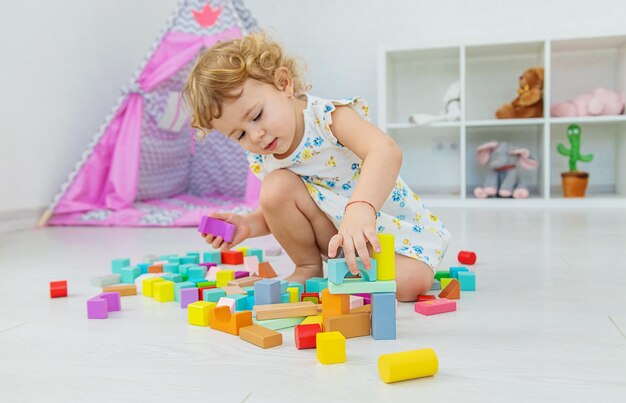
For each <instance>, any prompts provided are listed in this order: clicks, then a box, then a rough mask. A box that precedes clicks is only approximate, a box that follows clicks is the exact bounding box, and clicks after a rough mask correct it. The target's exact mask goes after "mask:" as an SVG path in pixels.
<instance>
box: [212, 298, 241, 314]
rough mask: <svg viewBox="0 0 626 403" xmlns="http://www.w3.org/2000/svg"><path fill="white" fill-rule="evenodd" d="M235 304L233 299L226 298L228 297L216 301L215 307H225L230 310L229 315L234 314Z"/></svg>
mask: <svg viewBox="0 0 626 403" xmlns="http://www.w3.org/2000/svg"><path fill="white" fill-rule="evenodd" d="M236 304H237V301H235V300H234V299H232V298H228V297H222V298H220V299H219V301H217V305H216V306H227V307H228V308H229V309H230V313H235V305H236Z"/></svg>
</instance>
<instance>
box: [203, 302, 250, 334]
mask: <svg viewBox="0 0 626 403" xmlns="http://www.w3.org/2000/svg"><path fill="white" fill-rule="evenodd" d="M250 325H252V312H250V311H243V312H235V313H234V314H231V313H230V309H229V308H228V307H227V306H220V307H215V309H212V310H211V311H210V312H209V326H211V329H214V330H219V331H222V332H226V333H230V334H234V335H235V336H239V329H241V328H242V327H246V326H250Z"/></svg>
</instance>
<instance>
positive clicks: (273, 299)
mask: <svg viewBox="0 0 626 403" xmlns="http://www.w3.org/2000/svg"><path fill="white" fill-rule="evenodd" d="M254 301H255V304H256V305H257V306H258V305H266V304H279V303H280V281H279V280H270V279H263V280H261V281H257V282H256V283H254Z"/></svg>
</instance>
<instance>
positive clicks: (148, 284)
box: [141, 277, 166, 297]
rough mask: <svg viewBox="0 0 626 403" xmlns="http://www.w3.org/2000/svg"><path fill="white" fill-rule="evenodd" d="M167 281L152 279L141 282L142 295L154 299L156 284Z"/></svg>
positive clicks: (158, 278)
mask: <svg viewBox="0 0 626 403" xmlns="http://www.w3.org/2000/svg"><path fill="white" fill-rule="evenodd" d="M161 281H166V280H163V279H162V278H161V277H150V278H147V279H145V280H143V281H142V282H141V293H142V294H143V295H145V296H146V297H152V290H153V287H154V285H155V284H156V283H158V282H161Z"/></svg>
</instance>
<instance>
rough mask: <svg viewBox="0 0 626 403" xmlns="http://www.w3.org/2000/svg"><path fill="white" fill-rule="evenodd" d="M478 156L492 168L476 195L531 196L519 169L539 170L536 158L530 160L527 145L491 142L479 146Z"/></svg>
mask: <svg viewBox="0 0 626 403" xmlns="http://www.w3.org/2000/svg"><path fill="white" fill-rule="evenodd" d="M476 159H477V160H478V162H479V163H480V164H481V165H487V166H489V168H491V170H490V171H489V172H488V173H487V176H486V177H485V180H484V183H483V186H482V187H476V188H475V189H474V196H476V197H477V198H479V199H484V198H486V197H489V196H500V197H513V198H516V199H524V198H526V197H528V188H527V187H526V185H524V183H522V180H521V178H520V172H519V170H520V169H536V168H537V166H538V165H539V164H538V163H537V161H535V160H532V159H530V152H529V151H528V149H526V148H517V147H515V146H514V145H512V144H510V143H507V142H502V143H500V142H497V141H490V142H488V143H485V144H483V145H481V146H479V147H478V148H477V149H476Z"/></svg>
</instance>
